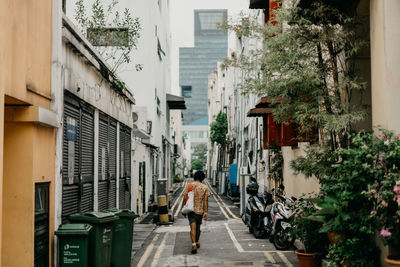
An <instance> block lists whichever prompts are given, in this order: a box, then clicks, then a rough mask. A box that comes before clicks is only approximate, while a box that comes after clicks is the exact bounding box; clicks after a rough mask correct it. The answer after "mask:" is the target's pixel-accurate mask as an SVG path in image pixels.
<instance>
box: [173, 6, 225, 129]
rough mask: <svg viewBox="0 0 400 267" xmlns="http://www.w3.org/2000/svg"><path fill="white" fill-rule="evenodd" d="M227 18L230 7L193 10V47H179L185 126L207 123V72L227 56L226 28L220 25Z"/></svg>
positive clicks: (210, 71)
mask: <svg viewBox="0 0 400 267" xmlns="http://www.w3.org/2000/svg"><path fill="white" fill-rule="evenodd" d="M226 19H227V10H226V9H221V10H195V11H194V28H195V29H194V34H195V36H194V47H183V48H180V49H179V85H180V86H181V90H182V96H183V97H185V102H186V107H187V109H186V110H183V111H182V112H183V124H184V125H208V114H207V86H208V75H209V74H211V73H212V72H213V71H214V69H216V68H217V62H218V61H221V60H223V59H224V58H226V57H227V51H228V34H227V30H224V29H218V28H217V24H218V23H222V22H223V21H225V20H226Z"/></svg>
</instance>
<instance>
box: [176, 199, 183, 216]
mask: <svg viewBox="0 0 400 267" xmlns="http://www.w3.org/2000/svg"><path fill="white" fill-rule="evenodd" d="M182 199H183V196H179V200H180V203H181V204H180V205H179V206H178V208H177V209H176V212H175V214H174V217H176V216H178V214H179V211H180V210H181V208H182Z"/></svg>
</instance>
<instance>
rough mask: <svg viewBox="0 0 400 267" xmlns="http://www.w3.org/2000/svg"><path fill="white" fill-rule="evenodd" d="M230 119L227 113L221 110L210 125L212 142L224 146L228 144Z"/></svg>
mask: <svg viewBox="0 0 400 267" xmlns="http://www.w3.org/2000/svg"><path fill="white" fill-rule="evenodd" d="M227 134H228V119H227V117H226V113H224V112H222V111H220V112H219V113H218V115H217V118H216V120H215V121H214V122H213V123H211V126H210V139H211V142H212V143H214V142H215V143H217V144H218V145H219V146H222V147H224V146H225V145H226V144H227V141H228V138H227Z"/></svg>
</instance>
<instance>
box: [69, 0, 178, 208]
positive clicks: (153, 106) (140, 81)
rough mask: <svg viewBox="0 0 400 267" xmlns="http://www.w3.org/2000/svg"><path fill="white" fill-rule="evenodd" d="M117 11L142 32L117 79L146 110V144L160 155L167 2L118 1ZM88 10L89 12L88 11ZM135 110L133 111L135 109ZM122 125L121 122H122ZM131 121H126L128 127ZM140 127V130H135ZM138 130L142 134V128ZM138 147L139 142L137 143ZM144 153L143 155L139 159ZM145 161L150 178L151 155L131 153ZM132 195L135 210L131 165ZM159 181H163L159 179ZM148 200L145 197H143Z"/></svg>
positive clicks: (165, 120) (164, 126) (165, 121)
mask: <svg viewBox="0 0 400 267" xmlns="http://www.w3.org/2000/svg"><path fill="white" fill-rule="evenodd" d="M75 2H76V0H71V1H68V2H67V16H68V17H69V18H70V19H71V20H72V21H74V9H75ZM92 2H93V1H90V0H88V1H87V2H86V3H87V6H88V7H90V6H91V4H92ZM102 2H103V3H105V4H107V3H109V2H110V0H104V1H102ZM118 8H119V11H123V10H124V9H125V8H128V9H129V11H130V12H131V14H132V16H133V17H138V18H139V20H140V24H141V27H142V30H141V31H140V35H141V37H140V39H139V41H138V44H137V50H136V51H133V52H132V62H131V63H130V64H128V65H125V66H121V68H120V69H119V70H118V71H117V72H118V75H119V76H120V77H121V79H122V80H123V81H124V82H125V83H126V85H127V86H128V87H129V88H130V89H131V90H132V91H134V92H135V99H136V107H137V108H140V107H146V116H147V119H146V120H149V121H152V132H151V136H150V140H148V143H150V144H152V145H154V146H156V147H158V148H159V151H162V145H163V137H164V138H166V139H167V140H168V141H169V142H171V140H169V139H170V133H169V111H168V108H167V103H166V93H167V92H170V91H171V88H170V86H171V82H170V79H171V78H170V76H171V75H170V73H171V71H170V39H171V36H170V32H169V1H143V0H120V1H119V5H118ZM89 9H90V8H89ZM158 41H159V42H160V45H161V48H162V50H163V51H164V52H165V56H164V55H162V59H161V60H160V58H159V55H158V51H157V46H158ZM136 64H142V66H143V70H142V71H139V72H137V71H135V65H136ZM136 107H135V108H136ZM124 123H125V122H124ZM127 125H130V126H131V125H132V120H131V119H130V124H127ZM139 127H140V126H139ZM140 129H142V130H144V129H143V128H142V127H140ZM139 143H140V142H139ZM142 153H145V155H142ZM170 155H171V153H166V155H163V154H162V153H161V154H160V156H161V158H160V159H159V162H160V164H159V165H158V166H159V170H158V171H155V172H156V173H158V174H160V175H162V163H163V162H166V163H167V164H168V162H169V160H165V161H164V159H163V157H165V156H170ZM143 156H145V157H146V168H149V169H148V170H147V171H146V175H147V174H148V175H149V177H150V176H152V174H153V172H152V170H150V161H149V160H148V159H149V158H150V157H151V152H150V150H149V149H144V150H143V149H139V150H138V151H135V152H133V157H132V159H133V160H136V161H138V159H136V158H142V157H143ZM132 166H133V167H132V168H133V170H132V171H133V172H132V189H133V190H132V192H133V193H134V195H135V197H132V208H135V209H136V206H137V197H138V192H137V190H138V189H139V188H138V185H137V183H138V182H137V181H136V180H137V179H138V176H137V175H136V174H138V170H137V169H136V167H137V166H135V164H132ZM166 173H167V177H164V178H169V180H171V175H170V173H171V171H170V167H169V166H167V172H166ZM160 178H163V177H160ZM152 183H153V181H149V184H147V187H146V189H147V190H148V192H146V194H148V195H150V194H152V193H153V192H152V188H153V186H151V185H152ZM146 199H149V197H146Z"/></svg>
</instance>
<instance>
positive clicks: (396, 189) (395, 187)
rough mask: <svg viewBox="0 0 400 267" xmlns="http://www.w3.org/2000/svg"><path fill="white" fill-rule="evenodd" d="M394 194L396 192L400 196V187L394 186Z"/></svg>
mask: <svg viewBox="0 0 400 267" xmlns="http://www.w3.org/2000/svg"><path fill="white" fill-rule="evenodd" d="M393 192H395V193H396V194H398V195H399V194H400V186H398V185H397V184H396V185H395V186H393Z"/></svg>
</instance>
